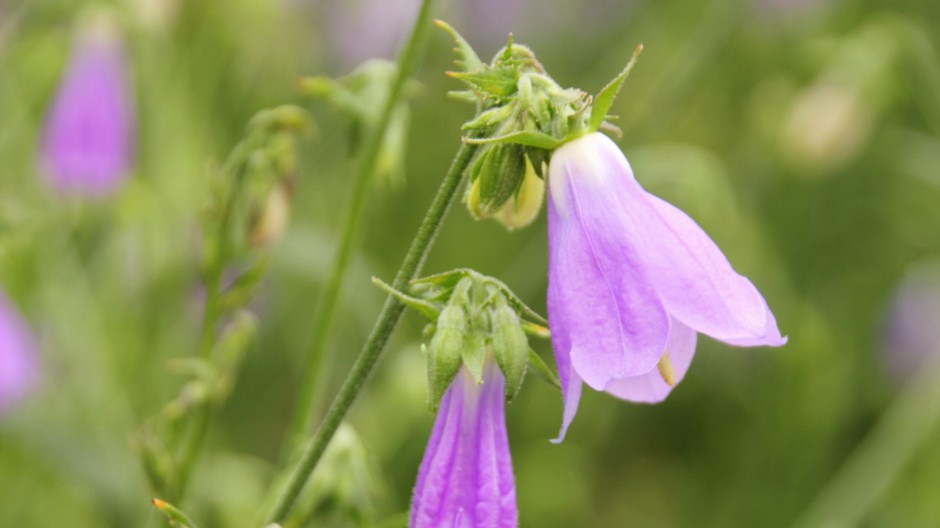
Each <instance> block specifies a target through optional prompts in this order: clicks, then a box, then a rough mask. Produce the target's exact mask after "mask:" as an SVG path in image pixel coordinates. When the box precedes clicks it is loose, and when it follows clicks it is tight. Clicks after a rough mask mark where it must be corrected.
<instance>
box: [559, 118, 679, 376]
mask: <svg viewBox="0 0 940 528" xmlns="http://www.w3.org/2000/svg"><path fill="white" fill-rule="evenodd" d="M590 137H591V136H587V137H585V138H581V139H578V140H575V141H572V142H569V143H567V144H565V145H563V146H562V147H561V148H559V149H558V150H557V151H555V153H554V154H553V157H552V160H551V164H550V167H549V201H548V202H549V203H548V236H549V262H548V275H549V276H548V281H549V288H548V289H549V300H548V315H549V317H548V319H549V325H550V326H551V330H552V335H553V337H555V336H557V337H558V338H559V339H555V340H553V342H554V343H555V346H554V348H555V353H556V356H557V355H563V354H565V353H567V354H568V356H569V358H570V363H571V366H572V367H573V369H574V370H575V371H576V372H577V374H578V376H580V377H581V378H582V379H583V380H584V381H585V382H586V383H587V384H588V385H590V386H591V387H593V388H594V389H597V390H602V389H603V388H604V387H605V386H606V385H607V384H608V383H609V382H610V381H611V380H614V379H620V378H624V377H630V376H636V375H639V374H642V373H645V372H647V371H648V370H650V369H651V368H652V367H654V366H655V365H656V363H657V362H658V361H659V358H660V356H661V355H662V351H663V348H664V347H665V345H666V338H667V336H668V332H669V321H668V316H667V314H666V311H665V309H664V308H663V306H662V304H661V303H660V301H659V299H658V296H657V293H656V291H655V289H654V288H653V286H652V285H651V284H650V283H649V281H648V278H647V276H646V274H645V272H644V270H643V267H642V263H643V261H642V256H641V255H640V254H639V253H638V252H637V248H636V246H634V245H633V244H631V243H630V241H629V240H628V238H627V236H628V234H629V233H627V232H625V227H624V223H625V222H626V220H627V218H626V215H624V212H623V205H622V204H623V203H624V202H629V201H637V200H638V198H637V197H631V196H629V195H630V194H631V192H633V191H632V189H631V188H630V187H628V186H625V185H622V183H623V182H624V181H627V179H628V178H629V176H630V175H629V174H624V173H623V165H618V164H611V163H604V160H603V159H602V158H601V157H599V156H598V155H597V154H598V153H597V149H596V145H597V144H596V142H592V141H588V140H589V139H590ZM562 344H563V345H562ZM559 345H562V346H559Z"/></svg>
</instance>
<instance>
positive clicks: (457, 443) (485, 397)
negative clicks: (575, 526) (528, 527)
mask: <svg viewBox="0 0 940 528" xmlns="http://www.w3.org/2000/svg"><path fill="white" fill-rule="evenodd" d="M504 385H505V379H504V378H503V374H502V373H501V372H500V370H499V368H498V367H497V366H496V363H495V361H492V360H488V361H487V363H486V366H485V367H484V371H483V383H482V384H477V383H476V382H475V381H474V379H473V376H472V375H471V374H470V372H469V370H468V369H467V368H466V367H464V368H461V370H460V372H459V373H458V374H457V376H456V377H455V378H454V380H453V382H452V383H451V385H450V388H448V389H447V392H446V393H445V394H444V397H443V399H442V400H441V405H440V408H439V409H438V414H437V420H436V421H435V422H434V429H433V430H432V432H431V439H430V440H429V441H428V447H427V450H426V451H425V453H424V459H423V460H422V461H421V469H420V470H419V472H418V480H417V484H415V490H414V496H413V497H412V501H411V517H410V521H409V524H408V526H409V527H410V528H515V527H516V526H517V524H518V512H517V510H516V489H515V483H514V481H513V474H512V460H511V459H510V457H509V438H508V436H507V434H506V418H505V401H504V394H505V387H504Z"/></svg>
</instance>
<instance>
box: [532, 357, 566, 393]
mask: <svg viewBox="0 0 940 528" xmlns="http://www.w3.org/2000/svg"><path fill="white" fill-rule="evenodd" d="M529 366H530V367H532V373H533V374H535V377H537V378H539V379H540V380H542V381H544V382H545V383H548V384H549V385H551V386H553V387H555V388H557V389H561V383H560V382H559V381H558V376H556V375H555V373H554V372H552V369H550V368H548V365H546V364H545V361H543V360H542V356H540V355H538V354H536V353H535V350H532V349H529Z"/></svg>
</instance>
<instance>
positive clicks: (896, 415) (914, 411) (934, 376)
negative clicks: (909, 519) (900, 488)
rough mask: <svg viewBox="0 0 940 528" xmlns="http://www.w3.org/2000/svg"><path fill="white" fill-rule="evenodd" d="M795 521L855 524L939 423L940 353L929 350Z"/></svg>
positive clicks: (807, 526) (806, 525) (835, 527)
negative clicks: (928, 358) (927, 358)
mask: <svg viewBox="0 0 940 528" xmlns="http://www.w3.org/2000/svg"><path fill="white" fill-rule="evenodd" d="M932 355H933V356H934V357H933V358H932V360H931V361H925V363H926V364H925V365H924V366H923V368H921V370H920V372H919V373H918V374H917V376H916V377H915V378H914V379H912V380H911V381H910V382H909V383H908V385H907V387H906V388H905V389H904V392H902V393H901V394H900V395H898V397H897V398H896V399H895V401H894V403H893V404H892V405H891V406H890V407H889V408H888V409H887V411H885V413H884V415H883V416H882V418H881V419H880V420H879V421H878V423H877V424H875V427H874V429H872V431H871V433H869V434H868V436H867V437H865V439H864V440H863V441H862V443H861V444H860V445H859V446H858V448H857V449H856V450H855V452H854V453H853V454H852V455H851V456H850V457H849V459H848V460H847V461H846V462H845V464H844V465H843V466H842V468H841V469H840V470H839V472H838V473H836V475H835V476H834V477H833V478H832V480H831V481H830V482H829V484H828V485H827V486H826V487H825V488H824V489H823V491H822V493H820V494H819V495H818V497H817V499H816V501H815V502H813V503H812V504H811V505H810V508H809V509H808V510H807V511H806V512H805V513H804V515H803V516H802V517H801V518H800V519H799V520H798V522H797V523H795V524H794V526H797V527H798V528H812V527H816V526H828V527H832V528H842V527H845V528H848V527H850V526H858V525H859V524H861V521H862V520H864V518H865V515H866V513H867V512H868V509H869V508H871V507H872V506H874V505H876V504H878V503H879V501H880V500H881V499H882V498H883V497H884V495H885V493H887V492H888V490H890V488H891V485H892V484H894V482H895V480H896V479H897V477H898V475H899V474H900V473H901V470H903V469H904V467H905V466H906V465H907V463H908V462H909V461H910V460H911V458H913V456H914V455H915V454H916V453H917V450H918V449H920V448H921V447H923V446H924V444H925V442H926V441H927V440H928V439H929V438H930V434H931V433H932V432H933V431H935V430H936V428H937V425H938V423H940V356H937V355H936V354H932Z"/></svg>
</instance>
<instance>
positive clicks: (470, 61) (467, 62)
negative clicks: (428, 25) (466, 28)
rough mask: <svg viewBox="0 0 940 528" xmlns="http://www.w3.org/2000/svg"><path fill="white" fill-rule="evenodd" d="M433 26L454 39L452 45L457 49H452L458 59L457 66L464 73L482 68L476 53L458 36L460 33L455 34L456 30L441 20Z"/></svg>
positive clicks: (436, 21)
mask: <svg viewBox="0 0 940 528" xmlns="http://www.w3.org/2000/svg"><path fill="white" fill-rule="evenodd" d="M434 25H436V26H437V27H439V28H441V29H443V30H444V31H446V32H448V33H450V36H451V37H453V38H454V43H455V44H457V47H456V48H454V51H455V52H456V53H457V55H458V56H459V57H460V58H459V59H457V65H458V66H460V67H461V68H463V70H464V71H473V70H478V69H480V68H482V67H483V62H482V61H481V60H480V57H478V56H477V54H476V52H475V51H473V48H472V47H470V44H469V43H467V41H466V40H465V39H464V38H463V37H462V36H460V33H457V30H456V29H454V28H452V27H451V26H450V25H449V24H448V23H447V22H444V21H443V20H435V21H434Z"/></svg>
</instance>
